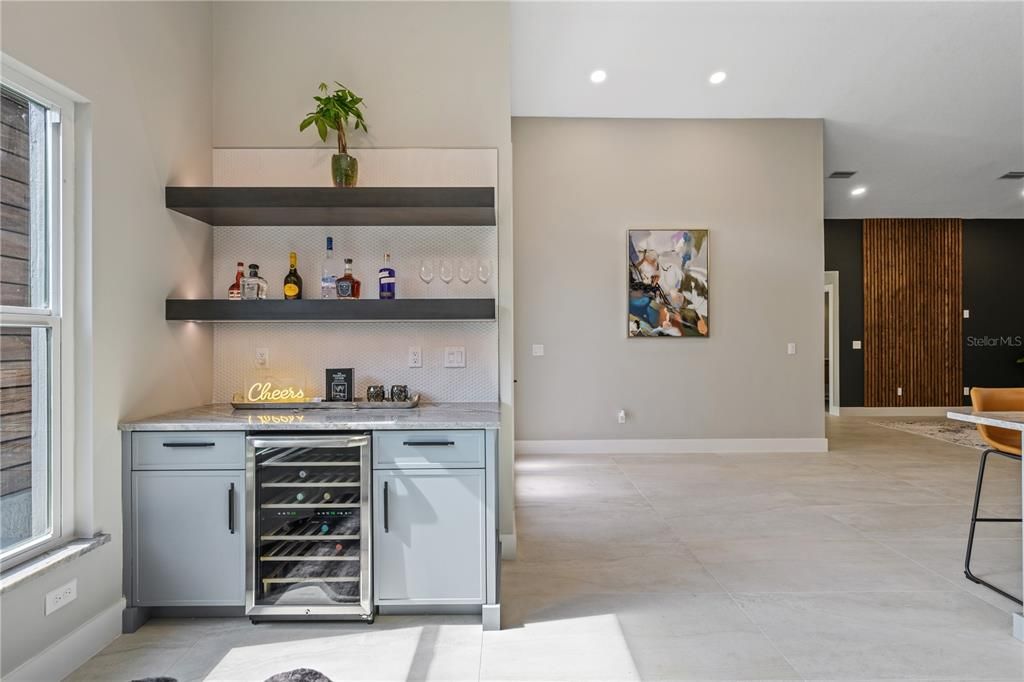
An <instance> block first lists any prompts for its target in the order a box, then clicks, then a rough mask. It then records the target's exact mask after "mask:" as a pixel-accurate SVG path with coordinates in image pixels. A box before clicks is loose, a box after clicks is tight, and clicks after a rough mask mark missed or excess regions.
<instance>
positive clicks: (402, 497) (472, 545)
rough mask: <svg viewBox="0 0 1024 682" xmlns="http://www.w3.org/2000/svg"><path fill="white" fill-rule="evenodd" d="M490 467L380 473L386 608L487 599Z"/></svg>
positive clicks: (379, 535) (378, 550) (379, 534)
mask: <svg viewBox="0 0 1024 682" xmlns="http://www.w3.org/2000/svg"><path fill="white" fill-rule="evenodd" d="M484 490H485V488H484V470H483V469H446V470H445V469H440V470H437V469H435V470H421V471H377V472H374V571H375V574H376V577H375V582H374V584H375V586H376V591H377V601H378V602H379V603H403V602H404V603H410V604H481V603H483V602H484V596H485V594H486V592H485V587H486V585H485V579H484V561H485V556H484V525H485V504H484V495H485V493H484Z"/></svg>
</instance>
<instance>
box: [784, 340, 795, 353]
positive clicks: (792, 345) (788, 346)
mask: <svg viewBox="0 0 1024 682" xmlns="http://www.w3.org/2000/svg"><path fill="white" fill-rule="evenodd" d="M786 353H787V354H789V355H796V344H795V343H787V344H786Z"/></svg>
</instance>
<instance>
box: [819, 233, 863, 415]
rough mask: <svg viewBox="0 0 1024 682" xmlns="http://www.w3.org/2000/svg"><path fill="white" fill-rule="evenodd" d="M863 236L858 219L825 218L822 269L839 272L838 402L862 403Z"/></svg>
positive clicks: (843, 404)
mask: <svg viewBox="0 0 1024 682" xmlns="http://www.w3.org/2000/svg"><path fill="white" fill-rule="evenodd" d="M863 248H864V238H863V222H862V221H860V220H826V221H825V270H836V271H838V272H839V406H840V407H861V406H863V405H864V351H863V350H854V349H853V342H854V341H855V340H858V341H863V340H864V258H863Z"/></svg>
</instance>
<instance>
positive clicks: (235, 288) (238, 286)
mask: <svg viewBox="0 0 1024 682" xmlns="http://www.w3.org/2000/svg"><path fill="white" fill-rule="evenodd" d="M244 276H245V263H239V264H238V270H237V272H235V281H234V283H233V284H232V285H231V286H229V287H228V300H229V301H238V300H241V298H242V277H244Z"/></svg>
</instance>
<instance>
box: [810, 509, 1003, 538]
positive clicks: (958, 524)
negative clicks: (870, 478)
mask: <svg viewBox="0 0 1024 682" xmlns="http://www.w3.org/2000/svg"><path fill="white" fill-rule="evenodd" d="M822 509H823V510H824V511H826V512H827V513H828V514H829V516H831V517H832V518H833V519H835V520H837V521H840V522H842V523H844V524H846V525H848V526H850V527H851V528H855V529H857V530H858V531H860V532H862V533H864V534H865V535H867V536H869V537H873V538H883V539H884V538H918V539H920V538H954V539H956V538H962V539H966V538H967V534H968V531H969V529H970V520H971V517H970V507H968V506H966V505H963V504H943V505H937V504H932V505H887V504H870V505H840V506H836V507H822ZM978 533H979V535H981V536H982V537H1020V535H1021V528H1020V526H1019V525H1016V524H1007V523H1003V524H994V523H990V524H984V527H979V529H978Z"/></svg>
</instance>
